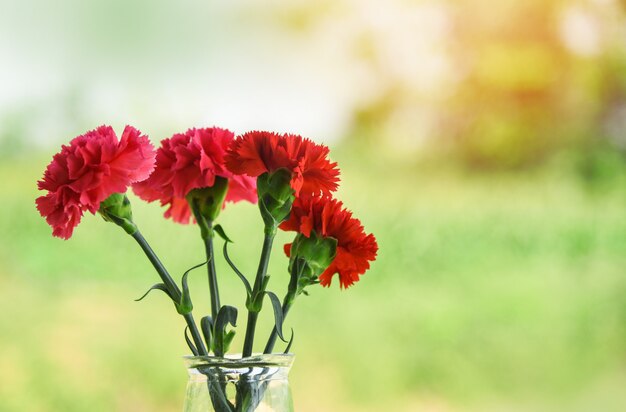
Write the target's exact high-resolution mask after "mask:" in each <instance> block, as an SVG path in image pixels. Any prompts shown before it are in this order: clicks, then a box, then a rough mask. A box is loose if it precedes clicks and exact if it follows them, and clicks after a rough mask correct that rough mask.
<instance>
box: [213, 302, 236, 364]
mask: <svg viewBox="0 0 626 412" xmlns="http://www.w3.org/2000/svg"><path fill="white" fill-rule="evenodd" d="M229 324H230V325H231V326H232V327H236V326H237V308H236V307H234V306H228V305H224V306H222V307H221V308H220V311H219V312H218V313H217V319H215V325H214V329H213V335H214V339H213V352H214V353H215V355H216V356H224V353H226V352H228V348H229V345H230V342H231V341H232V339H233V337H234V333H235V332H234V331H232V330H231V331H230V332H228V333H227V332H226V327H227V326H228V325H229ZM231 333H232V335H233V336H230V334H231Z"/></svg>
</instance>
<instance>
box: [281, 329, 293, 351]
mask: <svg viewBox="0 0 626 412" xmlns="http://www.w3.org/2000/svg"><path fill="white" fill-rule="evenodd" d="M294 336H295V333H294V331H293V328H291V338H289V343H288V344H287V347H286V348H285V351H284V352H283V353H285V354H287V353H289V350H290V349H291V344H292V343H293V338H294Z"/></svg>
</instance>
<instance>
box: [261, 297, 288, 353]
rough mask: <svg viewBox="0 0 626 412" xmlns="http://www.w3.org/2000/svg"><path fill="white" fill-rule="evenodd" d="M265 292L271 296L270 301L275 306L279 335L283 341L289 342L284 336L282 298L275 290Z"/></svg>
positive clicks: (275, 319)
mask: <svg viewBox="0 0 626 412" xmlns="http://www.w3.org/2000/svg"><path fill="white" fill-rule="evenodd" d="M265 294H266V295H267V296H269V298H270V301H271V302H272V307H273V308H274V321H275V323H276V332H277V333H278V337H279V338H280V340H282V341H283V342H287V341H286V340H285V338H284V336H283V308H282V306H281V304H280V300H279V299H278V296H276V294H275V293H274V292H270V291H266V292H265Z"/></svg>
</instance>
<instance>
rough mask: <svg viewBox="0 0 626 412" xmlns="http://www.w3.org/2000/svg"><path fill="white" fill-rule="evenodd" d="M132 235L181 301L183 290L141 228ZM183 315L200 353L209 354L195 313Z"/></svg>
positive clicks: (172, 292) (170, 289)
mask: <svg viewBox="0 0 626 412" xmlns="http://www.w3.org/2000/svg"><path fill="white" fill-rule="evenodd" d="M131 236H132V237H133V239H135V240H136V241H137V243H138V244H139V246H141V249H142V250H143V252H144V253H145V254H146V256H147V257H148V260H150V263H152V266H154V269H156V271H157V273H158V274H159V276H160V277H161V280H162V281H163V284H165V287H166V288H167V290H168V291H169V293H170V296H171V297H172V299H173V300H174V302H179V301H180V298H181V292H180V289H179V288H178V285H177V284H176V282H174V279H172V277H171V276H170V274H169V273H168V272H167V269H165V266H163V264H162V263H161V261H160V260H159V258H158V257H157V255H156V253H154V250H152V248H151V247H150V245H149V244H148V241H146V239H145V238H144V237H143V235H142V234H141V232H140V231H139V230H137V231H136V232H135V233H133V234H132V235H131ZM183 317H184V318H185V321H186V322H187V326H189V331H190V332H191V337H192V338H193V340H194V343H195V344H196V348H197V349H198V352H199V353H200V355H208V352H207V350H206V348H205V346H204V342H203V341H202V338H201V337H200V333H199V332H198V328H197V327H196V322H195V321H194V319H193V315H192V314H191V313H188V314H186V315H183Z"/></svg>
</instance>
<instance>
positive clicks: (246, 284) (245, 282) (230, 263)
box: [224, 241, 252, 299]
mask: <svg viewBox="0 0 626 412" xmlns="http://www.w3.org/2000/svg"><path fill="white" fill-rule="evenodd" d="M224 259H226V262H227V263H228V266H230V268H231V269H232V270H233V271H234V272H235V274H236V275H237V276H238V277H239V279H240V280H241V281H242V282H243V285H244V287H245V288H246V299H250V296H252V286H250V282H248V279H246V277H245V276H244V274H243V273H241V271H240V270H239V269H238V268H237V266H235V264H234V263H233V261H232V260H231V259H230V256H228V241H226V242H224Z"/></svg>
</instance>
